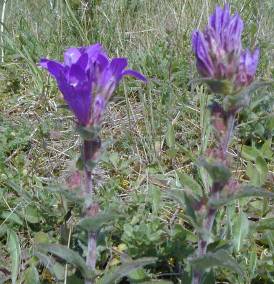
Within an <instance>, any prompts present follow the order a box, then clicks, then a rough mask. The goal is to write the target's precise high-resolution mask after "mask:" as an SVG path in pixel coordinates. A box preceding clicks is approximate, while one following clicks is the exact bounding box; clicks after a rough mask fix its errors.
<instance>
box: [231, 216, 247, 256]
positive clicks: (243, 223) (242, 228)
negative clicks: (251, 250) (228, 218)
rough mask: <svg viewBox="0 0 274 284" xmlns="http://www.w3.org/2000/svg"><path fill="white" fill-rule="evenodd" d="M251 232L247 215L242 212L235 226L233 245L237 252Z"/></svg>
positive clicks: (237, 217)
mask: <svg viewBox="0 0 274 284" xmlns="http://www.w3.org/2000/svg"><path fill="white" fill-rule="evenodd" d="M248 231H249V221H248V218H247V216H246V214H245V213H243V212H241V213H240V216H239V215H238V214H237V216H236V220H235V222H234V225H233V233H232V234H233V243H234V246H235V248H236V251H237V252H239V251H240V249H241V246H242V243H243V240H244V239H245V237H246V236H247V234H248Z"/></svg>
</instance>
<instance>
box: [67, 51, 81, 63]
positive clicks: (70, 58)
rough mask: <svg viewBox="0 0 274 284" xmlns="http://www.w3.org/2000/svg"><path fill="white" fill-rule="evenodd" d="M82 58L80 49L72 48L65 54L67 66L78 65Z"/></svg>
mask: <svg viewBox="0 0 274 284" xmlns="http://www.w3.org/2000/svg"><path fill="white" fill-rule="evenodd" d="M80 56H81V52H80V49H79V48H76V47H71V48H69V49H67V50H66V51H65V53H64V63H65V65H66V66H71V65H72V64H74V63H76V62H77V61H78V59H79V58H80Z"/></svg>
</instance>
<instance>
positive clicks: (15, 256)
mask: <svg viewBox="0 0 274 284" xmlns="http://www.w3.org/2000/svg"><path fill="white" fill-rule="evenodd" d="M7 247H8V251H9V253H10V257H11V281H12V284H16V279H17V276H18V273H19V269H20V252H21V250H20V243H19V239H18V236H17V235H16V233H15V232H14V231H12V230H9V231H8V241H7Z"/></svg>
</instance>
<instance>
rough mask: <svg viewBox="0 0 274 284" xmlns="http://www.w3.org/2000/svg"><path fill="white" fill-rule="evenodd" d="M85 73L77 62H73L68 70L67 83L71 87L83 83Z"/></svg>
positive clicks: (85, 79) (85, 78) (85, 76)
mask: <svg viewBox="0 0 274 284" xmlns="http://www.w3.org/2000/svg"><path fill="white" fill-rule="evenodd" d="M86 81H87V75H86V73H85V71H84V70H83V69H82V68H81V66H80V65H78V64H73V65H72V66H71V68H70V70H69V77H68V83H69V84H70V85H71V86H73V87H79V86H82V85H83V84H85V82H86Z"/></svg>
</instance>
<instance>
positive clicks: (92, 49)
mask: <svg viewBox="0 0 274 284" xmlns="http://www.w3.org/2000/svg"><path fill="white" fill-rule="evenodd" d="M127 65H128V63H127V59H126V58H113V59H110V58H109V57H108V55H107V53H106V52H105V50H104V49H103V47H102V46H101V45H100V44H94V45H90V46H87V47H80V48H74V47H72V48H69V49H67V50H66V51H65V53H64V62H58V61H55V60H49V59H45V58H43V59H41V60H40V66H42V67H43V68H45V69H47V70H48V72H49V73H50V74H51V75H52V76H53V77H54V78H55V79H56V81H57V84H58V87H59V89H60V91H61V92H62V94H63V96H64V99H65V101H66V102H67V104H68V106H69V108H70V110H71V111H72V112H73V113H74V114H75V116H76V118H77V120H78V123H79V124H80V125H82V126H93V125H97V124H100V122H101V119H102V114H103V113H104V110H105V108H106V105H107V102H108V101H109V99H110V97H111V96H112V94H113V92H114V90H115V88H116V87H117V86H118V84H119V82H120V81H121V79H122V78H123V77H124V76H126V75H130V76H133V77H135V78H137V79H139V80H142V81H146V78H145V77H144V76H143V75H141V74H140V73H139V72H136V71H134V70H130V69H126V67H127Z"/></svg>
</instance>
